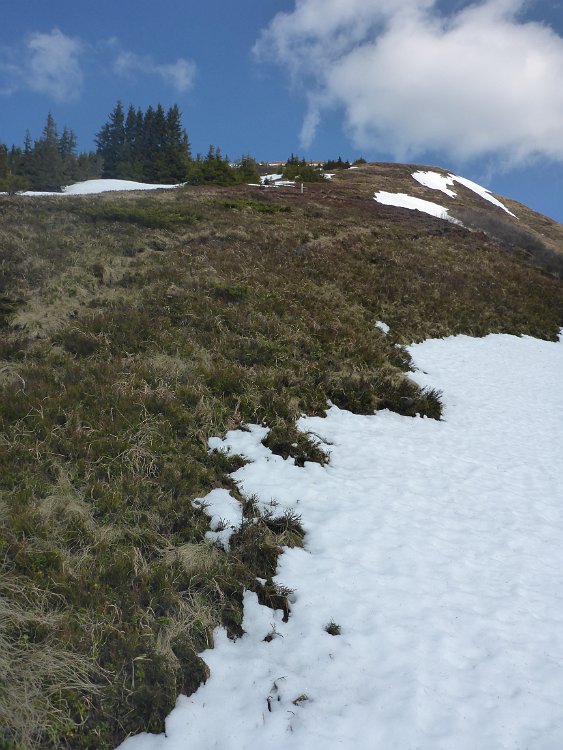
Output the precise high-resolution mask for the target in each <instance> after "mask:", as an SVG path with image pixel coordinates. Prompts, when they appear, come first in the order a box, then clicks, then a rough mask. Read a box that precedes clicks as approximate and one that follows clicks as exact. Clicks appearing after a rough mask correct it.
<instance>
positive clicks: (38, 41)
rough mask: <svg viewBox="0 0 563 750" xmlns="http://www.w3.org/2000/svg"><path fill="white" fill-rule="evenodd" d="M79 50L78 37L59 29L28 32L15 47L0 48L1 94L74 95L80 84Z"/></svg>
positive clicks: (63, 98)
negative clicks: (21, 92)
mask: <svg viewBox="0 0 563 750" xmlns="http://www.w3.org/2000/svg"><path fill="white" fill-rule="evenodd" d="M82 52H83V45H82V43H81V42H80V40H79V39H75V38H73V37H69V36H66V34H63V33H62V31H60V30H59V29H53V30H52V31H51V32H49V33H40V32H36V33H33V34H30V35H29V36H28V37H27V39H26V40H25V42H24V43H23V44H21V45H19V47H18V48H11V49H7V48H4V49H2V50H1V54H2V58H3V59H2V60H0V94H3V95H9V94H13V93H14V92H15V91H18V90H19V89H28V90H31V91H36V92H38V93H41V94H47V95H48V96H50V97H52V98H53V99H55V100H57V101H67V100H70V99H75V98H77V97H78V96H79V95H80V90H81V88H82V83H83V73H82V68H81V64H80V57H81V54H82Z"/></svg>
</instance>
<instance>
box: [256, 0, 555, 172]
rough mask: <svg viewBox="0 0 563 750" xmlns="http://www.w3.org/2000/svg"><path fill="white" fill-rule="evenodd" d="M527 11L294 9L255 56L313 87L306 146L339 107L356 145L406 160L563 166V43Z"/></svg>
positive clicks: (412, 3) (502, 5)
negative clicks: (534, 161)
mask: <svg viewBox="0 0 563 750" xmlns="http://www.w3.org/2000/svg"><path fill="white" fill-rule="evenodd" d="M460 5H461V6H462V7H461V8H460V7H459V6H460ZM525 5H526V2H525V0H481V2H479V3H471V4H470V3H468V2H465V3H457V7H458V9H457V10H456V11H450V12H449V13H445V12H443V11H441V10H440V7H439V4H438V2H437V1H436V0H401V3H398V2H397V1H396V0H296V6H295V10H294V11H293V12H291V13H279V14H278V15H277V16H275V18H274V19H273V21H272V22H271V24H270V26H269V27H268V28H267V29H266V30H265V31H264V32H263V34H262V36H261V38H260V39H259V41H258V42H257V44H256V47H255V52H256V54H257V55H258V56H259V57H261V58H262V59H270V60H273V61H275V62H277V63H278V64H280V65H282V66H283V67H284V68H285V69H286V70H287V71H288V72H289V74H290V76H291V78H292V80H293V81H294V83H299V84H300V85H301V86H305V87H306V90H307V91H308V113H307V115H306V117H305V121H304V125H303V130H302V134H301V135H302V144H303V145H304V146H306V147H307V146H308V145H310V144H311V143H312V141H313V139H314V136H315V131H316V128H317V126H318V124H319V122H320V121H321V119H322V115H323V113H325V112H326V111H327V110H329V109H331V108H337V109H341V110H342V111H343V113H344V121H345V126H346V128H347V130H348V132H349V133H350V136H351V138H352V140H353V142H354V143H355V145H356V146H357V147H359V148H378V149H379V150H382V151H386V152H391V153H393V154H394V155H395V156H396V157H397V158H401V159H406V158H409V157H410V158H412V157H414V156H415V155H416V154H422V153H424V152H427V151H433V150H439V151H441V152H442V153H443V152H445V153H446V154H447V155H448V156H450V157H451V158H454V159H457V160H468V159H472V158H476V157H482V156H491V155H498V156H500V157H501V158H503V159H505V160H509V161H510V162H512V163H519V162H523V161H525V160H527V159H530V158H533V157H536V156H546V157H549V158H552V159H557V160H563V86H562V85H561V81H562V80H563V38H562V37H561V36H558V35H557V34H556V33H555V32H554V31H553V30H552V29H550V28H549V27H548V26H547V25H545V24H540V23H537V22H530V21H526V20H525V18H524V16H523V10H524V6H525Z"/></svg>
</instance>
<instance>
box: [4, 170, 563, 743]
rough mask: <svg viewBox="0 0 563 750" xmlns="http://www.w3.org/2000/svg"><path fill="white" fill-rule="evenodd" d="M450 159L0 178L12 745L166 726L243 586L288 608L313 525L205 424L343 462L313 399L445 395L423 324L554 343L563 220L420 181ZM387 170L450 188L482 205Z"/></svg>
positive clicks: (7, 678)
mask: <svg viewBox="0 0 563 750" xmlns="http://www.w3.org/2000/svg"><path fill="white" fill-rule="evenodd" d="M429 170H434V171H438V172H439V173H440V174H443V175H447V174H448V173H447V172H445V171H443V170H436V168H432V167H420V166H414V165H385V164H372V165H365V166H363V167H361V168H359V169H354V170H349V171H345V172H343V173H341V174H337V175H336V176H335V177H334V178H333V179H332V180H331V181H330V182H323V183H318V184H311V185H307V186H306V189H305V192H304V194H300V193H299V191H298V190H297V189H295V188H291V187H287V188H257V187H250V186H237V187H233V188H212V187H205V188H203V187H198V188H196V187H186V188H181V189H177V190H167V191H157V192H151V193H119V194H111V193H110V194H101V195H96V196H78V195H77V196H59V197H48V196H46V197H41V198H39V197H37V198H36V197H27V196H12V197H4V196H0V212H1V215H2V222H1V224H0V248H1V252H2V264H1V266H0V285H1V286H0V316H1V328H0V332H1V338H0V386H1V394H0V399H1V400H0V420H1V430H2V437H1V441H2V447H3V452H2V457H1V459H0V460H1V462H2V465H1V472H0V473H1V476H2V496H1V501H0V519H1V523H2V527H1V530H0V552H1V559H2V566H3V570H2V576H1V583H0V585H1V586H2V589H3V590H2V592H1V594H2V599H1V600H0V605H1V607H2V610H1V612H2V617H1V618H0V666H1V667H2V669H1V672H0V673H1V674H2V677H1V678H0V680H3V681H4V684H3V685H2V684H1V683H0V685H1V687H0V708H1V709H2V713H3V715H4V716H5V717H7V718H6V721H5V725H4V726H3V728H2V731H3V732H4V738H3V739H4V740H5V746H6V747H14V748H15V747H19V746H20V745H21V746H23V747H33V746H34V745H35V746H38V747H42V748H65V747H66V748H81V749H85V748H94V747H95V748H112V747H115V746H116V745H117V744H118V743H119V742H120V741H121V740H123V739H124V738H125V737H126V736H127V735H128V734H131V733H136V732H139V731H143V730H147V731H152V732H159V731H162V728H163V720H164V717H165V716H166V715H167V714H168V713H169V711H170V710H171V708H172V707H173V706H174V702H175V699H176V696H177V695H178V694H179V693H180V692H183V693H187V694H190V693H192V692H193V691H194V690H196V689H197V687H198V686H199V684H200V682H201V681H202V680H204V679H205V678H206V676H207V674H208V668H207V666H206V665H205V663H204V662H203V661H202V660H201V658H200V657H199V656H198V654H199V653H200V652H201V651H202V650H203V649H205V648H206V647H208V646H209V645H211V640H212V634H213V630H214V628H215V626H216V625H218V624H219V623H222V624H223V625H224V626H225V627H226V629H227V631H228V632H229V634H230V635H240V634H241V632H242V629H241V625H242V617H243V609H242V603H243V592H244V591H247V592H255V593H256V594H257V596H258V599H259V601H260V602H261V603H265V604H269V605H270V606H272V607H274V608H279V609H281V610H282V611H283V612H284V613H286V614H289V604H288V601H287V596H288V593H289V592H288V591H287V590H285V589H284V588H283V586H280V585H278V584H276V583H275V582H274V580H273V576H274V574H275V572H276V565H277V560H278V555H279V554H280V552H281V547H282V546H292V545H293V546H296V545H297V546H298V545H300V544H302V539H303V533H304V532H303V527H302V525H301V523H300V519H299V517H298V516H297V515H296V514H295V513H293V512H291V511H287V512H285V513H283V514H281V515H276V512H275V509H272V510H271V511H270V512H266V511H265V510H264V508H261V507H260V506H259V505H258V504H257V503H256V502H254V501H253V499H252V497H246V496H243V495H242V494H241V492H240V491H239V489H238V488H237V486H236V485H235V483H234V481H233V479H232V478H231V477H230V476H229V472H232V471H234V470H235V469H237V468H239V467H240V466H241V464H242V463H243V462H242V461H241V459H240V458H237V457H236V456H235V457H230V456H228V455H226V454H224V453H222V452H220V451H214V452H209V451H208V440H209V438H212V437H214V436H221V435H224V434H225V432H226V431H227V430H232V429H235V428H237V427H240V426H241V425H244V424H245V423H253V424H259V425H260V424H261V425H266V426H268V427H270V428H272V429H271V431H270V432H269V434H268V436H267V437H266V438H265V441H266V444H267V446H268V447H269V448H271V450H272V451H273V452H274V453H275V454H278V455H281V456H284V457H287V456H293V457H294V458H295V459H296V462H297V463H298V464H303V463H304V462H305V461H317V462H320V463H323V462H324V461H325V460H326V457H325V454H324V453H323V452H322V451H321V450H320V449H319V447H318V446H317V445H316V444H315V442H314V441H313V440H311V438H310V437H307V436H306V435H304V434H303V433H300V432H298V431H297V429H296V427H295V420H296V419H297V418H299V417H300V416H301V415H302V414H307V415H316V416H323V415H324V413H325V408H326V406H327V403H328V402H329V401H330V402H332V403H333V404H335V405H336V406H337V407H340V408H342V409H348V410H350V411H352V412H355V413H361V414H371V413H373V412H374V411H375V410H382V409H388V410H391V411H393V412H397V413H399V414H402V415H406V416H414V415H416V414H423V415H427V416H429V417H431V418H434V419H436V418H439V417H440V414H441V408H442V405H441V397H440V393H439V391H438V390H437V389H436V388H435V387H427V388H421V387H420V386H419V385H418V384H417V381H416V380H415V379H413V378H410V377H409V375H408V373H409V370H411V369H412V360H411V357H410V354H409V352H408V350H407V349H406V348H405V345H408V344H411V343H412V342H420V341H423V340H424V339H427V338H441V337H445V336H449V335H452V334H469V335H471V336H485V335H486V334H489V333H507V334H516V335H523V334H526V335H529V336H534V337H536V338H538V339H543V340H545V341H556V340H557V338H558V334H559V330H560V328H561V327H562V326H563V284H562V282H561V278H560V276H561V269H562V262H563V261H562V259H563V226H561V225H559V224H557V223H555V222H552V221H550V220H549V219H547V218H545V217H542V216H540V215H538V214H536V213H534V212H532V211H531V210H530V209H527V208H526V207H524V206H521V205H520V204H518V203H515V202H513V201H510V200H508V199H504V198H502V199H501V200H502V202H503V203H504V204H505V205H506V207H507V208H508V209H510V211H511V212H513V214H515V215H516V217H517V218H515V217H513V216H510V215H509V214H508V213H507V212H506V211H504V210H503V209H502V208H499V207H498V206H495V205H493V204H491V203H490V202H488V201H486V200H484V199H483V198H482V197H480V196H478V195H477V194H476V193H475V192H473V191H471V190H469V189H468V188H466V187H464V186H463V185H461V184H456V185H455V187H454V188H453V189H454V190H455V191H456V193H457V195H456V197H455V198H452V197H450V196H448V195H446V194H444V193H442V192H438V191H436V190H432V189H431V188H429V187H425V186H424V185H421V184H420V183H417V182H416V181H415V180H414V179H413V178H412V173H413V172H416V171H429ZM378 191H387V192H389V193H403V194H406V195H409V196H413V197H418V198H421V199H423V200H427V201H434V202H436V203H439V204H441V205H443V206H444V207H445V208H447V209H448V212H449V214H450V216H451V217H453V218H454V219H456V220H457V221H459V222H461V224H463V226H462V225H461V224H456V223H452V222H448V221H444V220H442V219H437V218H433V217H431V216H429V215H427V214H424V213H420V212H418V211H413V210H407V209H402V208H397V207H393V206H385V205H381V204H380V203H378V202H376V201H375V200H374V194H375V193H376V192H378ZM376 321H383V322H385V323H386V324H387V325H389V326H390V333H389V334H388V335H385V334H384V333H383V331H382V330H380V328H378V327H377V326H376V325H375V323H376ZM221 488H226V489H229V490H231V493H232V494H233V495H234V497H235V498H237V499H238V500H240V501H241V507H242V511H241V512H242V514H243V516H244V519H245V523H244V524H243V525H242V527H241V528H240V529H239V530H238V531H237V532H236V533H235V534H234V535H233V536H232V537H231V541H230V546H229V547H228V548H227V549H224V548H223V547H221V546H220V545H219V546H217V545H214V544H213V543H212V542H211V541H210V539H209V537H208V536H206V535H207V534H208V530H209V518H208V516H207V515H206V514H205V512H204V508H202V507H201V504H198V503H196V504H195V505H194V504H193V501H194V500H196V499H198V498H204V497H205V496H206V495H207V494H208V493H209V492H210V491H211V490H213V489H216V490H217V489H221ZM214 530H215V531H216V530H217V526H216V528H215V529H214ZM257 579H261V580H262V581H264V580H265V583H262V582H261V581H260V580H257ZM11 740H14V741H15V743H18V742H19V743H20V745H18V744H12V745H11V746H10V741H11ZM1 742H2V739H1V738H0V745H1Z"/></svg>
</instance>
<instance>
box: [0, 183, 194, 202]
mask: <svg viewBox="0 0 563 750" xmlns="http://www.w3.org/2000/svg"><path fill="white" fill-rule="evenodd" d="M178 187H181V185H150V184H148V183H146V182H132V181H131V180H86V181H85V182H76V183H75V184H74V185H67V187H64V188H63V189H62V193H53V192H48V191H34V190H26V191H25V192H23V193H18V195H26V196H29V197H32V198H38V197H41V196H45V195H49V196H51V195H55V196H65V195H96V194H97V193H108V192H113V191H117V190H119V191H122V190H172V189H174V188H178ZM0 195H2V194H1V193H0Z"/></svg>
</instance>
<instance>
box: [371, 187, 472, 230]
mask: <svg viewBox="0 0 563 750" xmlns="http://www.w3.org/2000/svg"><path fill="white" fill-rule="evenodd" d="M374 198H375V200H376V201H377V202H378V203H381V204H383V205H384V206H397V207H398V208H409V209H411V210H412V211H422V212H423V213H425V214H430V216H435V217H436V218H437V219H445V220H446V221H451V222H452V223H454V224H459V222H458V221H457V220H456V219H454V218H453V217H452V216H450V215H449V213H448V209H447V208H444V206H440V205H439V204H438V203H432V202H431V201H425V200H423V199H422V198H414V197H413V196H412V195H406V194H405V193H386V192H385V191H384V190H380V191H379V193H375V196H374Z"/></svg>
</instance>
